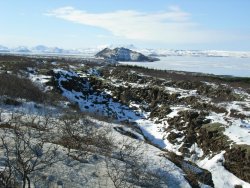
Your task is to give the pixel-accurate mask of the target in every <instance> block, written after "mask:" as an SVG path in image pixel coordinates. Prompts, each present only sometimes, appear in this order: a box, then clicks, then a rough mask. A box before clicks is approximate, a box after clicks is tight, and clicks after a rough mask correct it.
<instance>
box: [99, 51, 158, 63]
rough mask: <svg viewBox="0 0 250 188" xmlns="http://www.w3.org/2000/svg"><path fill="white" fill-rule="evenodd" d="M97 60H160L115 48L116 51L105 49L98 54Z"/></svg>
mask: <svg viewBox="0 0 250 188" xmlns="http://www.w3.org/2000/svg"><path fill="white" fill-rule="evenodd" d="M95 56H96V57H97V58H104V59H108V60H114V61H138V62H140V61H141V62H143V61H149V62H152V61H157V60H159V59H157V58H154V57H149V56H145V55H143V54H141V53H139V52H135V51H132V50H130V49H127V48H115V49H113V50H112V49H109V48H105V49H103V50H102V51H100V52H98V53H97V54H96V55H95Z"/></svg>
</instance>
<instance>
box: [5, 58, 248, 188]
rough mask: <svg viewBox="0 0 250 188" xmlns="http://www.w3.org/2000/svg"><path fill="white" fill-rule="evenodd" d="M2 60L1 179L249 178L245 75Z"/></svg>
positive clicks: (157, 181) (184, 182) (187, 181)
mask: <svg viewBox="0 0 250 188" xmlns="http://www.w3.org/2000/svg"><path fill="white" fill-rule="evenodd" d="M0 59H1V61H0V62H1V63H0V80H1V82H0V138H1V139H0V144H1V146H2V147H1V148H0V165H1V168H0V172H1V173H0V176H1V181H0V183H1V185H2V184H3V185H6V184H11V185H13V184H17V185H22V184H24V182H25V183H27V184H29V183H30V184H32V185H33V186H34V187H36V186H37V187H60V186H61V187H62V186H64V187H98V186H99V187H232V188H233V187H243V188H247V187H249V186H250V176H249V172H250V165H249V164H250V161H249V159H250V155H249V154H250V152H249V151H250V139H249V138H250V137H249V134H250V133H249V130H250V112H249V109H250V91H249V83H250V79H249V78H233V77H230V78H228V77H217V76H211V75H205V74H194V73H187V72H174V71H160V70H150V69H145V68H140V67H133V66H122V65H116V66H113V65H112V64H104V63H103V64H101V65H100V64H98V63H97V62H95V61H94V60H93V62H90V61H84V60H81V59H67V58H63V57H60V58H58V57H50V58H46V59H45V58H43V57H41V56H39V57H34V56H33V57H24V56H6V55H5V56H0ZM21 145H22V146H23V147H20V146H21ZM18 146H19V147H18ZM13 148H14V149H13ZM15 148H16V149H15ZM18 148H20V149H19V150H17V149H18ZM23 148H24V149H23ZM16 150H17V151H18V152H19V153H23V154H22V155H15V154H16V153H17V152H16ZM24 154H25V155H24ZM45 159H46V160H45ZM20 161H21V163H20ZM34 161H36V162H35V163H34ZM26 164H27V165H26ZM30 165H33V167H34V168H32V169H33V170H31V171H30V170H29V169H30V168H29V166H30ZM20 168H21V169H22V170H20ZM17 169H18V170H17ZM10 172H11V173H10ZM22 172H25V173H22ZM8 177H11V178H10V180H11V181H10V180H9V179H8ZM24 180H25V181H24ZM1 185H0V186H1Z"/></svg>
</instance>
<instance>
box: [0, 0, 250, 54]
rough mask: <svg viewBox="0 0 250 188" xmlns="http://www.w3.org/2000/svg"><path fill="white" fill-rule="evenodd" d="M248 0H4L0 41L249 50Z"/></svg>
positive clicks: (11, 43) (66, 45) (0, 6)
mask: <svg viewBox="0 0 250 188" xmlns="http://www.w3.org/2000/svg"><path fill="white" fill-rule="evenodd" d="M249 8H250V1H249V0H238V1H236V0H219V1H218V0H207V1H205V0H204V1H201V0H188V1H187V0H154V1H152V0H91V1H89V0H40V1H38V0H8V1H1V2H0V17H1V19H0V25H1V29H0V45H5V46H9V47H14V46H19V45H26V46H35V45H38V44H44V45H47V46H58V47H63V48H86V47H95V46H98V45H106V44H134V45H135V46H137V47H141V48H144V47H147V48H167V49H218V50H245V51H249V50H250V21H249V19H250V11H249Z"/></svg>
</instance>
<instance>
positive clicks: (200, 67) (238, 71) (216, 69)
mask: <svg viewBox="0 0 250 188" xmlns="http://www.w3.org/2000/svg"><path fill="white" fill-rule="evenodd" d="M160 59H161V60H160V61H155V62H120V63H122V64H128V65H138V66H143V67H148V68H154V69H161V70H177V71H188V72H201V73H209V74H215V75H232V76H239V77H250V58H237V57H193V56H167V57H160Z"/></svg>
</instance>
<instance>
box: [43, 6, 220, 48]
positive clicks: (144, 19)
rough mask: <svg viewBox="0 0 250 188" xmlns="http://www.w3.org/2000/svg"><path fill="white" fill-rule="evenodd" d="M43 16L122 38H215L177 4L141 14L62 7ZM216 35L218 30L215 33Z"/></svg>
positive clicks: (177, 40)
mask: <svg viewBox="0 0 250 188" xmlns="http://www.w3.org/2000/svg"><path fill="white" fill-rule="evenodd" d="M46 15H49V16H54V17H57V18H60V19H64V20H67V21H71V22H74V23H79V24H84V25H89V26H94V27H99V28H103V29H106V30H108V31H110V32H111V33H112V34H113V35H114V36H117V37H123V38H125V39H132V40H140V41H151V42H161V43H203V42H210V41H211V39H213V40H219V38H221V37H217V35H216V34H215V32H213V31H209V30H204V29H202V27H201V26H200V25H199V24H196V23H194V22H192V20H191V15H190V14H189V13H187V12H184V11H182V10H181V9H180V8H179V7H178V6H171V7H169V9H168V10H167V11H162V12H155V13H145V12H139V11H134V10H120V11H115V12H108V13H88V12H86V11H81V10H77V9H75V8H73V7H62V8H58V9H55V10H52V11H50V12H48V13H47V14H46ZM217 34H218V33H217Z"/></svg>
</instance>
